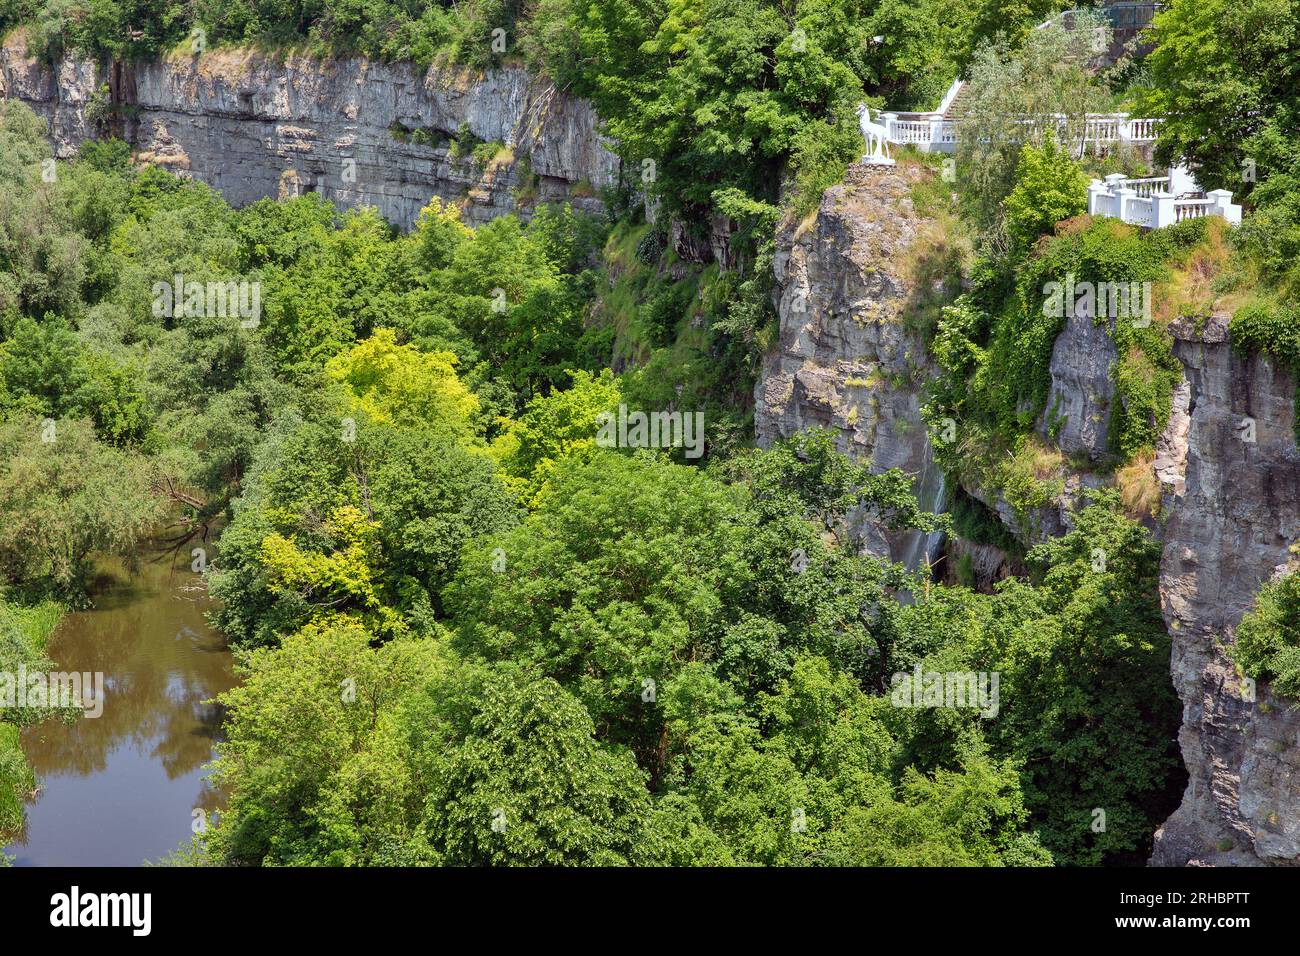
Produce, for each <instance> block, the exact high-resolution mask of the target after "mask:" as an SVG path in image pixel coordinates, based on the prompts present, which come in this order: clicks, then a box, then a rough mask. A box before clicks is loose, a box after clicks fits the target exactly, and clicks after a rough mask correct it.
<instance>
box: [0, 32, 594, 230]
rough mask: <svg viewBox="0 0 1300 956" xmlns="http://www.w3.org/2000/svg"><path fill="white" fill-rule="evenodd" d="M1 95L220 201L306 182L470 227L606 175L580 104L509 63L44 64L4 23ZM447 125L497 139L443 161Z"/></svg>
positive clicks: (181, 60)
mask: <svg viewBox="0 0 1300 956" xmlns="http://www.w3.org/2000/svg"><path fill="white" fill-rule="evenodd" d="M0 97H4V98H15V99H19V100H22V101H23V102H25V103H27V104H28V105H29V106H31V107H32V108H33V109H34V110H35V111H36V112H37V113H38V114H40V115H42V116H43V117H45V119H46V120H47V121H48V123H49V126H50V137H51V140H52V142H53V144H54V148H55V152H56V155H58V156H60V157H66V156H70V155H72V154H73V153H75V152H76V150H77V149H78V148H79V147H80V145H81V144H82V143H83V142H85V141H86V140H87V139H90V138H92V137H93V136H94V135H95V134H96V132H97V131H98V130H99V129H100V128H111V129H115V131H117V132H120V133H121V134H123V135H124V136H125V138H127V139H128V141H129V142H131V143H132V145H133V146H134V147H135V149H136V151H137V155H138V156H139V158H141V159H142V160H145V161H150V162H153V163H156V164H159V165H163V166H166V167H168V168H170V169H172V170H173V171H175V172H177V173H178V174H181V175H186V176H192V177H194V178H195V179H198V180H201V181H203V182H205V183H207V184H208V185H210V186H213V187H214V188H216V189H218V190H219V191H220V192H221V193H222V195H223V196H224V197H225V198H226V199H227V200H228V201H229V202H230V203H231V204H233V205H236V206H242V205H245V204H247V203H250V202H253V201H254V200H257V199H261V198H263V197H267V196H270V197H276V196H283V195H286V194H294V193H297V192H304V191H310V192H317V193H319V194H321V195H323V196H325V197H327V198H329V199H332V200H334V201H335V202H337V203H338V204H339V205H341V206H362V205H372V206H377V207H378V208H379V211H380V213H381V214H382V215H383V216H384V217H385V218H386V219H388V220H389V221H391V222H394V223H396V224H398V225H400V226H402V227H409V226H410V225H411V224H412V223H413V222H414V221H415V219H416V217H417V215H418V214H419V211H420V209H421V208H422V207H423V206H424V205H425V204H427V203H428V201H429V199H430V198H431V197H432V196H439V197H441V198H443V199H444V200H448V201H451V202H453V203H457V204H459V205H460V206H461V207H462V209H463V210H464V213H465V218H466V220H467V221H469V222H472V223H473V222H484V221H487V220H489V219H491V218H493V217H495V216H497V215H500V214H502V213H505V212H511V211H516V210H517V211H519V212H521V213H522V214H525V215H526V214H527V212H528V210H529V209H530V208H531V205H532V204H533V203H536V202H548V201H557V200H568V201H571V202H573V204H574V205H575V207H577V208H583V209H587V210H588V211H597V210H598V209H599V208H600V200H599V199H598V198H597V196H598V193H599V190H600V189H601V188H602V187H605V186H609V185H611V184H613V183H615V182H616V180H617V178H618V172H619V167H618V159H617V158H616V157H615V156H614V155H613V153H611V152H610V151H609V149H608V148H607V143H606V141H605V140H603V139H602V137H601V136H600V133H599V131H598V121H597V117H596V115H595V112H594V111H593V110H592V108H591V107H590V105H589V104H588V103H586V102H585V101H582V100H578V99H574V98H573V97H569V96H566V95H565V94H564V93H562V92H559V91H557V90H556V89H555V88H554V87H553V86H551V85H550V84H549V83H546V82H543V81H541V80H538V79H537V78H535V77H533V76H531V75H530V74H529V73H528V72H527V71H526V70H524V69H521V68H517V67H505V68H502V69H497V70H490V71H487V72H485V73H473V72H470V71H467V70H461V69H454V70H449V69H440V68H437V67H434V68H432V69H430V70H428V71H427V72H419V71H417V70H415V69H414V68H413V67H411V66H410V65H409V64H402V63H378V62H373V61H370V60H366V59H339V60H323V59H319V58H315V57H310V56H302V55H296V54H294V55H286V56H277V55H272V54H264V53H259V52H254V51H251V50H247V49H221V50H216V51H211V52H208V53H205V54H203V55H201V56H187V55H173V56H170V57H167V58H165V59H162V60H159V61H156V62H152V63H143V64H139V65H137V66H135V67H132V68H125V67H122V66H121V65H116V66H114V67H113V68H111V69H110V68H107V67H102V66H96V65H94V64H92V63H89V62H86V61H82V60H74V59H64V60H62V61H61V62H60V63H59V64H58V66H57V68H55V69H50V68H49V67H47V66H45V65H43V64H41V63H38V62H37V61H36V60H34V59H33V58H32V57H31V56H30V55H29V54H28V52H27V49H26V47H25V43H24V39H23V36H22V33H21V31H19V32H16V33H14V34H12V35H11V36H10V37H9V38H8V39H7V40H6V41H5V43H4V44H3V47H0ZM462 130H467V131H468V132H470V133H471V134H472V135H473V137H475V138H476V139H477V140H481V141H483V142H487V143H498V144H500V145H501V149H500V150H498V151H497V152H496V155H494V156H480V158H479V159H477V160H476V159H475V158H473V157H472V156H469V155H464V156H458V157H457V156H453V154H452V150H451V148H450V141H451V139H453V138H455V137H457V136H460V135H461V133H462ZM483 152H484V153H486V152H489V150H484V151H483ZM525 160H526V162H525Z"/></svg>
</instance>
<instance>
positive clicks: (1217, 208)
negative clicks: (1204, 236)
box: [1205, 189, 1241, 226]
mask: <svg viewBox="0 0 1300 956" xmlns="http://www.w3.org/2000/svg"><path fill="white" fill-rule="evenodd" d="M1205 198H1206V199H1210V200H1213V202H1214V207H1213V213H1214V215H1216V216H1222V217H1223V218H1224V219H1225V220H1226V221H1227V222H1228V223H1229V224H1230V225H1233V226H1239V225H1241V207H1240V206H1238V205H1237V204H1236V203H1234V202H1233V201H1232V190H1230V189H1211V190H1210V191H1209V192H1208V193H1206V194H1205Z"/></svg>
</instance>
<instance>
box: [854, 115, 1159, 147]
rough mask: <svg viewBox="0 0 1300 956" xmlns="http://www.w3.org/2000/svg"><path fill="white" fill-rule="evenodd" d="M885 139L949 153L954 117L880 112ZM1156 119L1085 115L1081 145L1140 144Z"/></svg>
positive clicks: (1150, 137) (1151, 137) (1063, 121)
mask: <svg viewBox="0 0 1300 956" xmlns="http://www.w3.org/2000/svg"><path fill="white" fill-rule="evenodd" d="M1056 120H1057V129H1058V131H1062V132H1063V131H1064V130H1065V129H1066V128H1067V127H1068V123H1069V121H1068V120H1067V118H1066V117H1064V116H1060V117H1056ZM1020 122H1022V123H1025V124H1034V125H1038V124H1041V123H1044V122H1046V123H1050V122H1051V118H1048V119H1046V120H1038V119H1024V120H1021V121H1020ZM880 123H881V125H882V126H884V128H885V131H886V134H887V136H888V138H889V142H891V143H893V144H894V145H900V146H901V145H904V144H907V145H911V146H915V147H917V148H918V149H920V150H921V151H922V152H926V153H951V152H953V151H954V150H955V149H956V145H957V140H958V133H957V124H956V122H955V121H953V120H950V119H946V118H945V117H944V115H943V114H942V113H881V114H880ZM1159 123H1160V121H1159V120H1157V119H1132V118H1130V117H1129V115H1128V114H1127V113H1113V114H1109V115H1094V116H1088V117H1086V118H1085V121H1084V129H1083V145H1084V146H1088V145H1094V146H1098V145H1109V144H1111V143H1131V144H1133V145H1142V144H1147V143H1151V142H1154V141H1155V138H1156V130H1157V128H1158V126H1159Z"/></svg>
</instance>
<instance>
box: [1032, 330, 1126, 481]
mask: <svg viewBox="0 0 1300 956" xmlns="http://www.w3.org/2000/svg"><path fill="white" fill-rule="evenodd" d="M1113 321H1114V320H1107V319H1104V318H1103V319H1102V320H1101V321H1098V320H1096V319H1094V318H1092V317H1091V316H1088V315H1071V316H1070V317H1069V318H1067V319H1066V320H1065V328H1064V329H1062V330H1061V334H1060V335H1058V336H1057V337H1056V344H1055V345H1054V346H1053V347H1052V361H1051V365H1050V366H1049V368H1048V373H1049V375H1050V376H1051V386H1050V389H1049V391H1048V393H1047V404H1046V406H1045V407H1044V411H1043V414H1042V415H1041V416H1040V417H1039V424H1038V428H1039V432H1040V433H1041V434H1042V435H1043V437H1045V438H1050V439H1051V440H1052V441H1054V442H1055V444H1056V447H1058V448H1059V449H1061V451H1063V452H1064V453H1065V454H1066V455H1070V456H1078V455H1085V456H1087V457H1088V459H1090V460H1091V461H1100V460H1101V459H1102V458H1104V457H1105V456H1106V454H1107V452H1108V448H1107V440H1108V437H1109V428H1110V411H1111V403H1112V402H1113V401H1114V399H1115V380H1114V378H1113V377H1112V374H1111V373H1112V369H1113V367H1114V365H1115V363H1116V361H1118V359H1119V353H1118V351H1117V350H1116V348H1115V343H1114V341H1113V340H1112V339H1111V329H1110V328H1109V327H1108V326H1109V324H1110V323H1111V322H1113Z"/></svg>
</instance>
